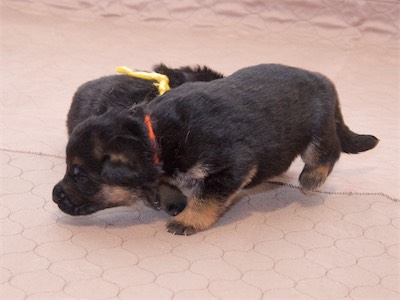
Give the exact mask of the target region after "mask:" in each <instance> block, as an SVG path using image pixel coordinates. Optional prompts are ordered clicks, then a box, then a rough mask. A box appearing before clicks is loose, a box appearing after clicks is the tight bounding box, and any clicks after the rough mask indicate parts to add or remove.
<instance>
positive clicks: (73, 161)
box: [69, 156, 84, 166]
mask: <svg viewBox="0 0 400 300" xmlns="http://www.w3.org/2000/svg"><path fill="white" fill-rule="evenodd" d="M83 164H84V161H83V159H82V158H80V157H77V156H75V157H73V158H72V159H71V162H70V164H69V165H70V166H74V165H75V166H82V165H83Z"/></svg>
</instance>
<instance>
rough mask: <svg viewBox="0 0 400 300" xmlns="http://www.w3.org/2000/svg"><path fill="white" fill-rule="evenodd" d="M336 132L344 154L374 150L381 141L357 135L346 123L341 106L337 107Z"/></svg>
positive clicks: (370, 136)
mask: <svg viewBox="0 0 400 300" xmlns="http://www.w3.org/2000/svg"><path fill="white" fill-rule="evenodd" d="M335 117H336V132H337V135H338V137H339V140H340V143H341V145H342V152H345V153H351V154H356V153H359V152H364V151H368V150H371V149H373V148H374V147H375V146H376V145H377V144H378V143H379V140H378V139H377V138H376V137H375V136H373V135H369V134H357V133H355V132H353V131H351V130H350V128H349V127H348V126H347V125H346V124H345V123H344V120H343V116H342V113H341V111H340V107H339V105H337V106H336V116H335Z"/></svg>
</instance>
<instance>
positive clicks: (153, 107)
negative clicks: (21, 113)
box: [67, 64, 378, 235]
mask: <svg viewBox="0 0 400 300" xmlns="http://www.w3.org/2000/svg"><path fill="white" fill-rule="evenodd" d="M377 143H378V139H377V138H375V137H374V136H372V135H359V134H356V133H354V132H352V131H351V130H350V129H349V128H348V127H347V126H346V125H345V123H344V121H343V117H342V114H341V111H340V106H339V101H338V96H337V93H336V90H335V87H334V85H333V83H332V82H331V81H330V80H329V79H328V78H326V77H325V76H323V75H321V74H319V73H314V72H310V71H306V70H302V69H298V68H293V67H288V66H283V65H276V64H269V65H265V64H264V65H258V66H254V67H248V68H244V69H242V70H239V71H237V72H236V73H234V74H232V75H231V76H229V77H226V78H222V79H217V80H213V81H210V82H193V83H186V84H184V85H181V86H179V87H177V88H175V89H173V90H171V91H169V92H167V93H165V94H164V95H162V96H160V97H157V98H156V99H154V100H153V101H151V102H150V103H142V104H138V105H137V106H135V107H134V108H133V109H132V110H130V111H123V112H121V111H114V110H109V111H107V112H106V113H105V114H104V115H102V116H101V117H97V118H92V119H90V121H89V122H87V123H86V125H85V126H84V127H80V128H76V129H75V130H74V132H73V134H72V135H71V139H70V141H69V144H68V147H67V160H68V162H69V163H68V165H69V166H70V170H69V172H70V176H71V180H73V181H75V182H77V185H79V184H80V181H83V182H84V183H86V182H87V181H93V182H97V183H98V188H97V189H93V190H90V191H89V190H88V191H85V192H86V195H87V199H90V201H91V202H89V203H91V204H90V206H89V207H90V209H86V210H84V211H85V212H86V213H90V212H93V211H96V210H99V209H102V208H104V207H107V206H114V205H128V204H131V203H132V202H133V201H134V200H135V199H137V198H144V199H147V200H148V201H149V202H150V203H152V202H153V203H158V188H159V185H160V183H161V182H167V183H169V184H172V185H175V186H177V187H178V188H179V189H180V190H181V191H183V192H184V193H185V194H186V195H187V196H188V203H187V205H186V207H185V209H184V210H183V211H182V212H180V213H179V214H177V215H176V216H174V217H172V218H171V219H170V220H169V222H168V224H167V229H168V231H170V232H172V233H176V234H187V235H189V234H193V233H195V232H197V231H201V230H205V229H207V228H209V227H210V226H211V225H213V224H214V223H215V222H216V221H217V220H218V218H219V217H220V216H221V215H222V214H223V213H224V212H225V211H226V209H227V208H228V207H229V206H230V205H231V204H232V203H233V199H234V196H235V195H236V194H237V192H239V191H240V190H241V189H243V188H247V187H251V186H254V185H256V184H258V183H260V182H262V181H263V180H265V179H268V178H271V177H273V176H277V175H279V174H281V173H283V172H285V171H286V170H287V169H288V168H289V166H290V165H291V163H292V162H293V160H294V159H295V158H296V157H297V156H298V155H301V157H302V159H303V161H304V163H305V166H304V169H303V171H302V172H301V174H300V177H299V181H300V184H301V186H302V188H303V189H304V191H313V190H315V189H316V188H318V187H319V186H320V185H321V184H322V183H323V182H324V181H325V180H326V178H327V176H328V175H329V173H330V172H331V171H332V168H333V166H334V164H335V162H336V161H337V160H338V158H339V156H340V153H341V152H345V153H358V152H362V151H367V150H369V149H372V148H374V147H375V146H376V145H377ZM88 149H90V150H91V151H88ZM116 195H118V197H116ZM72 201H73V200H72V199H71V202H72ZM266 201H267V200H266Z"/></svg>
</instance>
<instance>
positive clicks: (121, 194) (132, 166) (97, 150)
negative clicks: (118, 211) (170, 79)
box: [53, 110, 160, 215]
mask: <svg viewBox="0 0 400 300" xmlns="http://www.w3.org/2000/svg"><path fill="white" fill-rule="evenodd" d="M153 156H154V149H153V148H152V146H151V144H150V141H149V138H148V136H147V132H146V129H145V127H144V125H143V122H142V119H141V118H133V117H131V116H130V115H129V112H127V111H123V112H121V111H116V110H110V111H107V112H106V113H105V114H103V115H100V116H95V117H91V118H89V119H87V120H86V121H84V122H83V123H81V124H80V125H78V126H77V127H76V128H75V130H74V131H73V132H72V134H71V136H70V139H69V142H68V145H67V170H66V174H65V176H64V178H63V179H62V180H61V181H60V182H59V183H58V184H57V185H56V186H55V187H54V189H53V201H54V202H55V203H57V205H58V206H59V208H60V209H61V210H62V211H64V212H65V213H68V214H71V215H86V214H91V213H94V212H96V211H99V210H102V209H106V208H109V207H114V206H128V205H132V204H133V203H134V202H135V201H136V200H138V199H143V200H145V201H147V202H148V203H149V204H151V206H153V207H154V208H157V209H159V208H160V200H159V199H160V198H159V197H160V196H159V191H158V182H157V177H158V176H157V175H158V171H157V168H156V166H155V165H154V163H153Z"/></svg>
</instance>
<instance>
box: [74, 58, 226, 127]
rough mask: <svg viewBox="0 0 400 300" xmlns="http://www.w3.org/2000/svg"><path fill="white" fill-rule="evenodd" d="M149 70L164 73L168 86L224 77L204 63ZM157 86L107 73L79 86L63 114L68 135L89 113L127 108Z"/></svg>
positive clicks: (151, 96) (154, 92)
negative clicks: (65, 117) (66, 115)
mask: <svg viewBox="0 0 400 300" xmlns="http://www.w3.org/2000/svg"><path fill="white" fill-rule="evenodd" d="M153 71H154V72H156V73H160V74H163V75H166V76H167V77H168V79H169V85H170V87H171V88H175V87H177V86H179V85H181V84H183V83H185V82H191V81H211V80H214V79H219V78H222V77H224V76H223V75H222V74H221V73H218V72H216V71H214V70H211V69H210V68H208V67H206V66H202V67H200V66H197V67H189V66H185V67H181V68H178V69H172V68H169V67H167V66H166V65H164V64H159V65H156V66H154V68H153ZM158 94H159V92H158V89H157V87H156V86H154V82H153V81H149V80H143V79H138V78H135V77H131V76H128V75H110V76H105V77H101V78H98V79H95V80H92V81H89V82H86V83H84V84H83V85H81V86H80V87H79V88H78V90H77V91H76V92H75V94H74V96H73V98H72V103H71V107H70V109H69V112H68V117H67V129H68V135H71V133H72V131H73V130H74V128H75V127H76V126H77V125H78V124H80V123H81V122H83V121H85V120H86V119H87V118H89V117H91V116H97V115H101V114H103V113H105V112H106V111H107V110H108V109H110V108H117V109H125V110H126V109H129V108H131V107H132V105H135V104H138V103H141V102H149V101H151V100H153V99H154V98H155V97H157V96H158Z"/></svg>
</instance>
